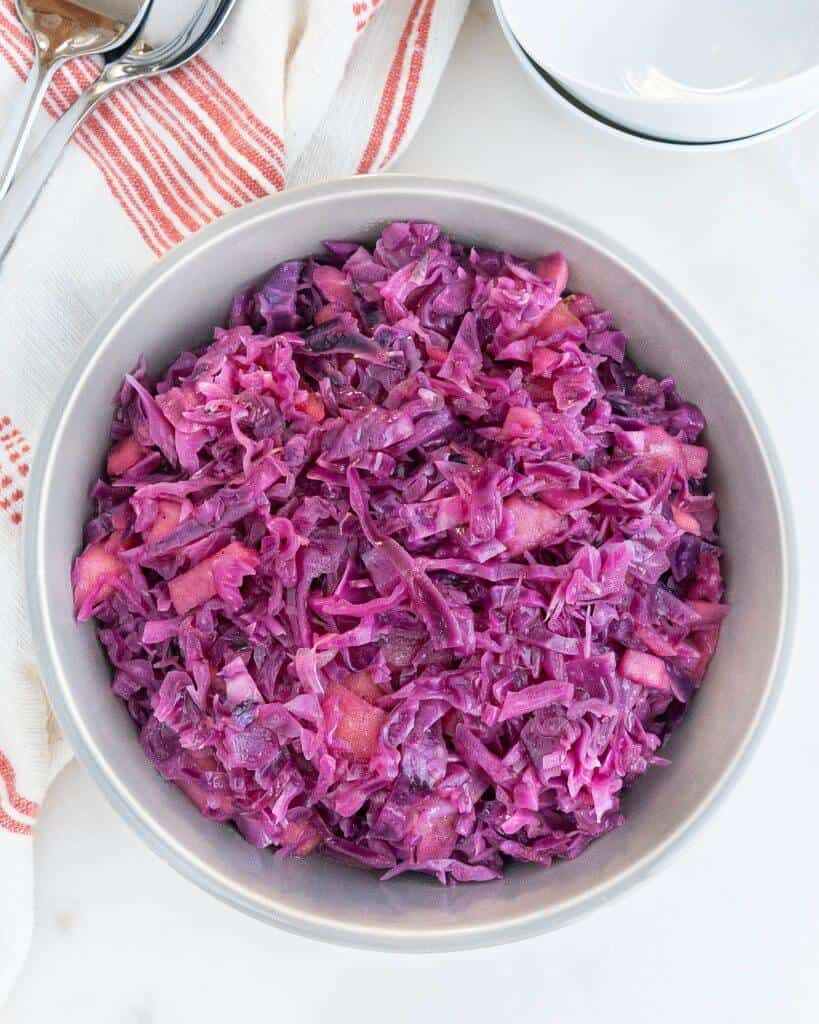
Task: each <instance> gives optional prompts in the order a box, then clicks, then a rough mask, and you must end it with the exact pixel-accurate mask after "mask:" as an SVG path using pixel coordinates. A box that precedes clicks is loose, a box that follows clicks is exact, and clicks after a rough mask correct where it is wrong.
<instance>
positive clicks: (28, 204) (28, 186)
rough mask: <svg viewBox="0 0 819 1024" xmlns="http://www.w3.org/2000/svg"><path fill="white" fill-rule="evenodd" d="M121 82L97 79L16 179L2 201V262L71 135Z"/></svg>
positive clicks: (38, 148) (72, 106)
mask: <svg viewBox="0 0 819 1024" xmlns="http://www.w3.org/2000/svg"><path fill="white" fill-rule="evenodd" d="M118 84H119V83H112V82H107V81H105V80H98V81H97V82H95V83H94V84H93V85H90V86H89V87H88V88H87V89H86V90H85V91H84V92H82V93H81V94H80V95H79V97H78V98H77V100H76V101H75V102H74V103H73V104H72V105H71V106H70V107H69V109H68V110H67V111H66V112H65V113H64V114H63V116H62V117H61V118H59V120H57V121H55V123H54V124H53V125H52V126H51V128H50V129H49V130H48V132H47V134H46V136H45V138H44V139H43V141H42V142H41V143H40V145H39V146H38V147H37V149H36V150H35V152H34V153H33V154H32V156H31V159H30V160H29V161H28V163H27V164H26V166H25V167H24V168H23V170H22V171H20V173H19V174H18V175H17V177H16V178H15V179H14V182H13V184H12V186H11V188H10V189H9V191H8V195H7V196H6V198H5V199H4V200H3V202H2V203H0V261H2V260H3V259H4V258H5V255H6V253H7V252H8V250H9V248H10V247H11V244H12V242H13V241H14V239H15V238H16V237H17V232H18V231H19V230H20V228H21V226H22V225H23V223H24V221H25V219H26V217H27V216H28V214H29V211H30V210H31V208H32V206H33V205H34V203H35V201H36V199H37V197H38V196H39V194H40V192H42V190H43V187H44V186H45V184H46V182H47V181H48V179H49V178H50V177H51V174H52V172H53V171H54V168H55V167H56V166H57V164H58V163H59V162H60V157H61V156H62V153H63V150H64V149H65V147H66V146H67V145H68V143H69V142H70V141H71V136H72V135H73V134H74V132H75V131H76V130H77V128H79V126H80V125H81V124H82V122H83V121H84V120H85V118H86V117H87V116H88V115H89V114H90V113H91V111H92V110H93V109H94V107H96V105H97V104H98V103H99V102H100V101H101V100H102V99H103V98H104V97H105V96H107V95H108V94H109V93H110V92H112V91H113V90H114V89H115V88H117V85H118ZM122 84H124V83H122Z"/></svg>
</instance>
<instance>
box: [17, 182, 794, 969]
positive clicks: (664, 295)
mask: <svg viewBox="0 0 819 1024" xmlns="http://www.w3.org/2000/svg"><path fill="white" fill-rule="evenodd" d="M361 192H364V193H376V192H380V193H382V194H387V195H389V194H390V193H394V194H395V195H396V198H398V197H405V196H407V195H408V194H409V195H413V196H423V195H426V194H428V195H430V197H433V196H435V197H437V198H440V197H441V195H442V194H444V195H447V194H448V195H452V196H458V197H460V198H467V199H469V200H472V201H476V202H483V203H487V204H490V205H492V206H493V207H494V208H495V209H496V210H501V211H502V210H504V209H506V210H508V211H510V212H514V213H517V214H523V215H527V216H533V215H534V216H535V217H537V218H539V219H542V220H544V221H545V222H547V223H552V224H554V225H556V226H559V227H560V229H561V230H563V231H565V232H567V233H568V234H573V235H575V236H576V237H578V238H579V239H582V240H583V241H585V242H587V243H591V244H592V245H593V246H595V247H596V248H598V249H599V250H601V251H602V252H603V253H605V255H606V256H607V257H608V258H609V259H611V260H613V261H615V262H617V263H619V264H620V265H621V266H622V267H624V268H625V269H626V270H627V271H628V272H629V273H630V274H631V275H632V276H634V277H635V278H637V279H638V280H639V281H640V283H641V285H643V286H644V287H645V288H646V289H648V290H649V291H650V292H651V293H653V294H654V295H655V297H656V298H657V299H658V300H659V301H660V302H661V303H663V304H665V305H667V306H670V307H671V308H672V310H673V311H674V313H675V315H677V316H678V317H679V318H680V319H681V320H682V321H684V322H685V323H686V325H687V326H688V328H689V329H690V330H691V331H693V332H694V333H695V334H696V335H697V336H698V338H699V340H700V342H701V344H702V345H703V346H704V347H705V348H706V349H707V350H708V351H709V352H710V354H711V355H712V357H713V358H714V359H715V361H716V363H717V364H718V365H719V366H720V367H721V369H722V370H723V374H724V377H725V383H726V386H727V387H729V388H730V389H732V390H733V392H734V396H735V398H736V400H737V402H738V403H739V404H740V406H741V407H742V409H743V411H744V413H745V415H746V418H747V421H748V424H749V426H750V429H751V431H752V432H753V434H754V437H755V441H756V443H757V446H758V449H759V452H760V455H761V457H762V459H763V463H764V467H765V469H766V471H767V473H768V476H769V478H770V481H771V484H772V491H773V496H774V501H775V503H776V508H777V519H778V526H779V534H780V537H779V539H780V543H781V550H782V562H783V600H782V607H781V609H780V613H779V620H778V623H777V626H776V644H775V655H774V658H773V660H772V668H771V671H770V673H769V677H768V680H767V683H766V686H765V690H764V694H763V699H762V701H761V703H760V707H759V709H758V711H757V714H756V716H755V718H754V720H753V722H752V724H751V726H750V727H749V729H748V731H747V733H746V735H745V737H744V739H743V741H742V743H741V744H740V745H739V747H738V749H737V751H736V753H735V754H734V757H733V759H732V761H731V763H730V764H729V765H728V766H727V767H726V768H725V770H724V771H723V772H722V773H721V775H720V776H719V777H718V778H717V779H716V780H714V782H713V783H712V785H711V787H710V789H709V791H708V793H707V794H706V795H705V796H704V797H703V799H702V800H701V801H700V803H699V805H698V806H697V807H696V808H695V809H694V810H693V811H692V812H691V813H690V814H689V815H688V817H687V818H686V819H685V820H683V821H681V822H679V823H678V825H677V827H676V828H675V829H674V831H673V832H672V833H671V834H670V835H668V836H667V837H666V838H665V839H664V840H663V841H662V842H661V843H659V844H658V845H657V846H656V847H655V848H654V849H653V850H652V851H651V852H650V853H648V854H646V855H645V856H643V857H642V858H641V859H640V860H638V861H636V862H635V863H633V864H631V865H630V866H629V867H628V868H626V869H624V870H623V871H622V872H621V873H620V874H619V875H618V876H616V877H614V878H612V879H611V880H610V881H608V882H606V883H603V884H600V885H598V886H596V887H594V888H592V889H589V890H586V891H585V892H584V893H583V894H581V895H579V896H576V897H573V898H571V899H569V900H566V901H565V903H564V904H562V905H560V906H558V907H556V908H554V909H552V910H545V911H534V912H530V913H526V914H522V915H519V916H517V917H510V918H507V919H504V920H503V921H501V922H498V923H493V924H491V925H488V926H485V925H477V926H473V927H469V928H459V927H457V926H454V927H447V928H441V929H437V928H436V929H427V930H415V931H407V930H402V931H400V932H399V931H392V930H390V929H388V928H384V927H359V926H348V925H345V924H344V923H340V922H338V921H337V920H328V919H326V918H321V917H318V916H316V915H309V914H304V913H298V912H293V911H292V910H290V909H289V908H288V907H287V906H282V905H281V904H275V903H274V902H273V901H269V902H268V903H267V904H265V906H262V905H261V903H260V901H259V900H258V899H257V898H256V897H251V896H249V895H248V894H247V893H246V892H245V891H244V890H243V888H242V886H241V885H240V884H239V883H237V882H236V881H235V880H233V879H230V878H228V877H225V876H224V875H220V873H219V872H217V871H215V870H214V869H212V868H210V867H209V866H207V865H205V864H203V863H202V862H201V861H200V860H198V859H197V858H196V857H195V856H194V855H193V854H191V853H190V851H188V850H187V849H186V848H184V847H183V846H182V845H181V844H180V843H179V842H178V841H177V840H176V839H175V838H174V836H173V835H171V834H170V833H169V832H168V831H167V830H166V829H164V827H163V826H162V825H160V824H159V823H158V822H157V821H156V820H155V819H154V818H153V817H152V816H151V815H150V814H149V813H148V812H147V811H146V810H145V809H144V807H142V806H141V805H139V804H137V803H136V802H135V801H134V800H132V799H131V798H130V795H129V793H128V791H127V789H126V788H125V786H124V785H123V784H122V783H121V781H120V780H119V778H118V777H117V772H116V769H115V768H114V767H113V766H112V765H111V764H110V763H108V762H107V761H106V759H105V758H104V757H103V756H102V754H101V752H100V751H99V750H98V749H97V748H96V747H95V744H94V742H93V739H92V738H91V737H90V735H89V733H88V730H87V727H86V725H85V723H84V722H83V720H82V717H81V715H80V714H79V713H78V710H77V708H76V705H75V704H74V702H73V699H72V694H71V684H70V679H69V675H68V674H67V673H66V672H65V671H64V669H63V667H62V666H61V664H60V663H59V660H58V658H57V656H56V653H55V642H54V631H53V623H52V621H51V614H50V610H49V595H48V594H47V592H46V591H45V587H44V576H43V574H42V573H41V572H40V571H39V568H40V565H41V560H42V555H43V550H44V545H45V537H44V536H43V529H42V521H43V513H44V508H45V505H44V495H45V494H47V492H48V489H49V486H50V481H51V478H52V477H53V475H54V471H55V467H56V454H57V452H58V450H59V446H58V444H57V443H55V442H59V440H60V435H61V432H62V428H63V420H64V418H65V415H66V412H67V410H68V408H69V406H70V405H71V404H72V402H74V401H75V400H76V399H77V398H78V396H79V394H80V392H81V387H82V384H83V380H84V378H85V377H86V375H87V374H88V372H89V369H90V367H91V366H92V365H93V363H95V362H96V360H97V359H98V358H99V356H100V354H101V353H102V351H103V349H104V348H105V346H106V345H107V343H108V340H109V339H110V337H112V336H113V335H114V334H115V333H116V331H117V328H118V325H119V322H120V320H121V319H123V318H124V317H125V316H127V315H128V313H129V311H130V309H131V307H132V306H133V305H134V304H135V303H137V302H138V301H139V300H140V298H141V297H142V296H144V295H145V293H146V292H148V291H150V290H151V289H153V288H155V287H157V286H158V285H159V284H160V282H163V281H164V280H165V279H166V278H167V277H168V276H169V275H172V274H174V273H175V272H176V271H177V270H178V269H179V268H181V267H183V266H184V265H185V263H186V262H187V261H188V260H189V259H191V258H193V257H194V256H195V255H196V254H198V253H199V252H201V250H202V249H205V248H208V247H218V246H220V245H221V244H223V243H224V241H225V240H226V239H227V238H229V237H230V236H231V234H233V233H235V232H239V231H241V230H242V229H243V228H244V227H245V225H246V224H247V223H248V222H251V221H253V220H254V219H257V218H262V219H264V218H265V217H266V216H267V215H268V214H270V213H273V212H275V211H276V210H277V209H279V208H280V207H283V206H288V207H291V208H292V207H298V206H299V205H300V204H310V203H313V202H316V201H322V200H325V199H328V198H332V199H333V200H335V201H338V200H340V199H342V198H343V197H344V195H345V194H349V195H353V194H356V193H361ZM26 507H27V510H28V514H27V516H26V517H25V521H24V560H25V565H24V569H25V584H26V594H27V602H28V612H29V619H30V623H31V628H32V636H33V639H34V646H35V652H36V655H37V660H38V663H39V666H40V669H41V672H42V675H43V679H44V682H45V686H46V690H47V693H48V696H49V698H50V701H51V704H52V707H53V709H54V712H55V715H56V717H57V719H58V721H59V723H60V726H61V727H62V729H63V731H64V733H65V735H66V737H67V739H68V741H69V743H70V744H71V746H72V748H73V749H74V751H75V753H76V755H77V757H78V759H79V761H80V762H81V763H82V764H83V766H84V767H85V768H86V770H87V771H88V772H89V774H90V775H91V777H92V779H93V780H94V782H95V783H96V784H97V786H98V787H99V788H100V789H101V791H102V792H103V794H104V796H105V797H106V799H107V800H108V801H109V803H110V804H111V805H112V806H113V807H114V809H115V810H116V811H117V812H118V813H119V815H120V816H121V817H122V818H123V819H124V820H125V821H126V822H127V823H128V824H129V825H130V826H131V827H132V828H133V829H134V831H135V832H136V833H137V834H138V835H139V836H140V838H141V839H143V840H144V841H145V842H146V844H147V845H148V846H149V847H150V848H151V849H152V850H153V851H154V852H155V853H157V854H158V855H159V856H160V857H161V858H162V859H163V860H165V861H166V862H167V863H169V864H170V865H171V866H172V867H173V868H175V869H176V870H177V871H178V872H179V873H180V874H182V875H184V876H185V877H187V878H188V879H190V880H191V881H193V882H195V883H196V884H197V885H198V886H199V887H200V888H202V889H204V890H205V891H206V892H209V893H210V894H211V895H213V896H215V897H217V898H218V899H220V900H221V901H223V902H224V903H227V904H229V905H231V906H234V907H236V908H238V909H240V910H243V911H244V912H245V913H247V914H249V915H250V916H252V917H255V918H257V919H259V920H262V921H265V922H266V923H272V924H276V925H277V926H278V927H280V928H283V929H284V930H287V931H290V932H293V933H295V934H298V935H301V936H303V937H306V938H312V939H320V940H323V941H328V942H334V943H338V944H341V945H347V946H354V947H359V948H365V949H374V950H380V951H385V950H392V951H399V952H415V953H417V952H444V951H455V950H465V949H475V948H482V947H486V946H492V945H497V944H500V943H505V942H512V941H517V940H521V939H525V938H530V937H533V936H535V935H538V934H540V933H542V932H545V931H548V930H551V929H554V928H557V927H560V926H562V925H564V924H567V923H568V922H569V921H570V920H572V919H573V918H575V917H577V916H579V915H580V914H582V913H586V912H588V911H590V910H592V909H594V908H595V907H597V906H600V905H601V904H603V903H607V902H609V901H610V900H611V899H612V898H613V897H615V896H616V895H620V894H622V893H623V892H625V891H626V890H627V889H628V888H630V887H631V886H633V885H635V884H637V883H638V882H639V881H642V880H644V879H646V878H647V877H648V876H649V875H650V874H651V873H652V872H653V870H654V868H655V867H656V866H657V865H658V864H660V863H661V862H663V861H667V859H668V856H669V854H670V853H671V852H673V851H677V850H678V849H679V848H680V846H681V845H682V842H683V840H684V839H689V838H690V837H691V836H692V835H693V834H694V833H695V832H696V830H697V829H698V828H699V827H700V826H701V825H702V824H703V822H704V821H705V820H707V819H708V818H710V817H711V815H712V814H713V812H714V809H715V807H716V806H717V805H718V804H719V803H720V802H721V801H722V800H723V799H724V797H725V795H726V793H727V792H728V791H729V789H730V787H731V785H732V784H733V783H735V782H736V779H737V777H738V776H739V774H740V769H741V768H742V767H744V766H745V765H746V764H747V762H748V759H749V757H750V756H751V754H752V753H753V752H754V751H755V750H756V749H757V747H758V744H759V741H760V738H761V736H762V734H763V732H764V729H765V727H766V726H767V724H768V723H769V721H770V719H771V715H772V712H773V709H774V706H775V705H776V703H777V700H778V698H779V696H780V695H781V691H782V687H783V681H784V677H785V674H786V671H787V663H788V660H789V657H790V652H791V648H792V639H793V629H794V607H795V595H796V576H795V573H796V564H797V561H796V558H795V541H794V537H795V534H794V528H793V517H792V512H791V509H790V506H789V503H788V498H787V490H786V488H785V480H784V476H783V474H782V471H781V467H780V464H779V460H778V457H777V455H776V453H775V449H774V447H773V445H772V443H771V440H770V437H769V434H768V431H767V428H766V426H765V423H764V419H763V417H762V416H761V414H760V411H759V409H758V408H757V406H756V403H755V401H754V399H753V397H752V395H751V394H750V393H749V391H748V390H747V388H746V386H745V385H744V383H743V381H742V379H741V377H740V376H739V374H738V372H737V370H736V367H735V366H734V364H733V361H732V360H731V358H730V357H729V356H728V354H727V353H726V352H725V350H724V348H723V347H722V345H721V343H720V342H719V341H718V340H717V338H716V337H715V335H714V332H713V331H711V330H710V329H709V328H708V327H707V325H706V324H705V322H704V321H703V320H702V319H701V318H700V317H699V315H698V314H696V313H695V312H694V311H693V310H692V309H691V307H690V306H689V305H688V303H687V302H686V301H685V300H684V299H683V298H682V297H681V296H679V295H678V294H677V293H676V291H675V290H674V289H673V288H672V287H670V286H669V285H668V284H667V283H666V282H665V281H664V280H663V279H662V277H661V276H660V275H658V274H657V273H656V272H654V271H653V270H651V269H650V268H649V267H648V266H646V265H645V264H644V263H643V262H642V260H641V259H640V258H638V257H635V256H634V255H633V254H631V253H629V251H628V250H627V249H625V248H624V247H622V246H620V245H619V243H615V242H612V241H611V240H610V239H609V238H608V237H607V236H606V235H605V234H603V233H601V232H600V231H598V230H597V229H594V228H591V227H589V226H588V225H586V224H585V223H584V222H583V221H582V220H580V219H578V218H576V217H574V215H571V214H568V213H566V212H562V211H559V210H557V209H555V208H554V207H552V206H550V205H549V204H547V203H543V202H538V201H533V200H531V199H529V198H527V197H524V196H519V195H516V194H514V193H510V192H507V191H502V190H498V189H495V188H493V187H490V186H486V185H481V184H472V183H466V182H463V181H460V180H456V179H448V178H431V177H422V176H414V175H400V174H381V175H372V176H363V177H355V178H347V179H340V180H335V181H330V182H323V183H321V184H317V185H306V186H302V187H298V188H294V189H290V190H287V191H286V192H281V193H277V194H274V195H272V196H269V197H267V198H266V199H263V200H259V201H258V202H255V203H252V204H250V205H249V206H247V207H244V208H243V209H240V210H236V211H234V212H232V213H230V214H228V215H226V216H225V217H223V218H221V219H220V220H219V221H217V222H215V223H214V224H211V225H209V226H208V227H206V228H203V229H202V230H201V231H199V232H198V233H197V234H196V235H194V236H192V237H191V238H189V239H187V240H186V241H185V242H183V243H181V244H180V245H179V246H178V247H177V248H176V249H174V250H173V251H172V252H171V253H169V254H168V255H166V256H165V257H163V258H162V259H161V260H160V261H159V262H158V263H157V264H155V265H154V266H153V267H151V268H150V269H149V270H148V271H147V272H146V273H145V274H143V275H142V276H140V277H139V279H138V280H137V281H135V283H134V284H133V286H132V287H131V288H129V289H128V290H127V292H126V293H125V294H124V295H123V296H122V297H121V298H120V299H119V301H118V302H117V303H116V304H115V305H114V307H113V309H112V310H111V311H110V312H109V313H108V315H107V316H106V317H104V318H103V320H102V321H101V322H100V323H99V325H98V326H97V327H96V329H95V330H93V331H92V333H91V335H90V337H89V339H88V341H87V342H86V344H85V345H84V347H83V349H82V350H81V352H80V353H79V355H78V357H77V359H76V361H75V363H74V365H73V367H72V369H71V371H70V372H69V374H68V376H67V378H66V380H65V382H64V384H63V386H62V388H61V390H60V393H59V394H58V395H57V397H56V399H55V401H54V404H53V406H52V409H51V412H50V414H49V416H48V418H47V420H46V423H45V425H44V428H43V430H42V433H41V435H40V438H39V442H38V444H37V451H36V454H35V458H34V462H33V466H32V474H31V478H30V485H29V493H28V496H27V502H26ZM488 884H491V883H488Z"/></svg>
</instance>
